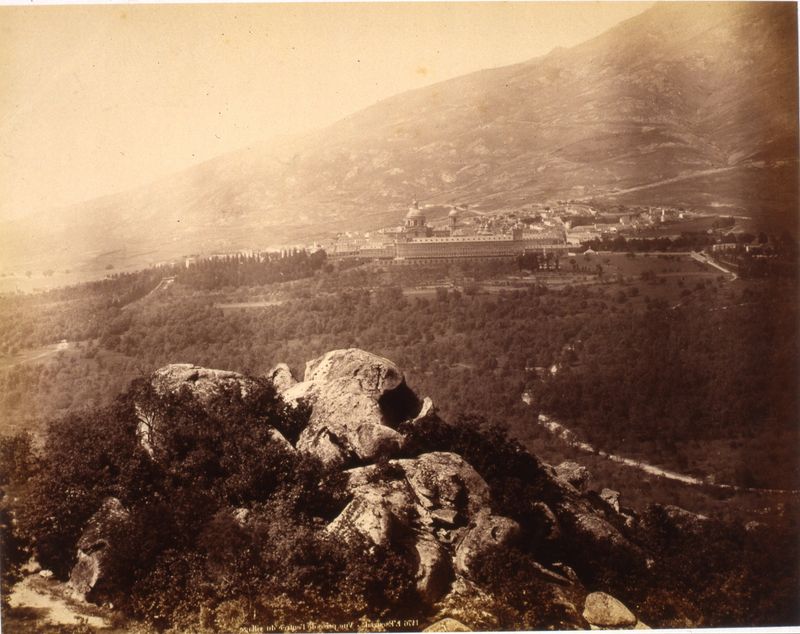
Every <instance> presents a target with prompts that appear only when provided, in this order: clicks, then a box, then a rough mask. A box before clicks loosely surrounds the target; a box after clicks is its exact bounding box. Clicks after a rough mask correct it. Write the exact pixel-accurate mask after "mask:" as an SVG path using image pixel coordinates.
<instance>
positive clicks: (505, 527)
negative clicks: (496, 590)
mask: <svg viewBox="0 0 800 634" xmlns="http://www.w3.org/2000/svg"><path fill="white" fill-rule="evenodd" d="M348 489H349V490H350V492H351V493H352V495H353V498H352V500H351V501H350V503H349V504H348V505H347V506H346V507H345V509H344V510H343V511H342V513H341V514H340V515H339V516H338V517H337V518H336V519H335V520H334V521H333V522H331V523H330V524H329V525H328V530H329V531H330V532H332V533H334V534H337V535H339V536H341V537H343V538H344V539H353V538H356V537H358V538H362V539H365V540H366V541H368V542H371V543H373V544H375V545H379V546H387V545H388V544H390V543H391V542H392V541H393V539H394V538H395V537H396V536H398V535H402V536H403V540H404V541H406V542H407V543H410V549H409V550H410V556H411V557H413V558H414V560H415V561H416V563H417V590H418V592H419V594H420V597H421V598H422V599H423V600H424V601H426V602H427V603H429V604H431V603H433V602H435V601H436V600H438V599H439V598H441V597H442V596H443V595H444V594H445V593H446V592H447V590H448V589H449V585H450V581H451V580H452V579H453V575H454V573H456V572H457V573H459V574H462V575H464V576H469V575H470V573H471V570H470V565H471V564H472V562H473V561H474V560H475V559H476V558H477V557H479V556H480V555H481V554H483V553H485V552H488V550H489V549H491V548H492V547H494V546H497V545H502V544H506V543H508V542H509V541H510V540H512V539H513V538H514V537H516V536H517V535H518V534H519V526H518V525H517V523H516V522H514V521H513V520H511V519H509V518H507V517H501V516H498V515H493V514H492V513H491V510H490V509H491V506H490V505H491V495H490V492H489V487H488V485H487V484H486V482H485V481H484V480H483V478H481V476H480V475H479V474H478V473H477V472H476V471H475V470H474V469H473V468H472V467H471V466H470V465H469V464H468V463H467V462H466V461H465V460H464V459H463V458H461V457H460V456H458V455H456V454H453V453H447V452H433V453H427V454H422V455H421V456H418V457H417V458H411V459H399V460H390V461H388V463H387V464H386V465H385V466H379V465H370V466H366V467H358V468H355V469H351V470H350V471H348Z"/></svg>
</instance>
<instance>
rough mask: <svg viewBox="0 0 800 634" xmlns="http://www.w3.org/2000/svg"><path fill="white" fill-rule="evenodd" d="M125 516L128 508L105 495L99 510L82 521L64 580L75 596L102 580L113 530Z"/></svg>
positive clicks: (80, 594)
mask: <svg viewBox="0 0 800 634" xmlns="http://www.w3.org/2000/svg"><path fill="white" fill-rule="evenodd" d="M129 518H130V514H129V512H128V510H127V509H126V508H125V507H124V506H122V503H121V502H120V501H119V500H118V499H117V498H106V500H105V501H104V502H103V505H102V506H101V507H100V509H99V510H98V511H97V512H96V513H95V514H94V515H93V516H92V517H91V518H90V519H89V521H88V522H87V523H86V526H85V527H84V530H83V533H82V534H81V537H80V539H79V540H78V554H77V561H76V563H75V565H74V566H73V568H72V572H71V573H70V577H69V582H68V585H69V587H70V588H71V589H72V590H73V591H74V592H75V593H76V594H77V595H79V596H81V597H86V596H87V595H88V594H90V593H91V592H92V591H93V590H94V589H95V588H96V587H97V585H98V584H99V583H101V582H102V580H103V576H104V573H105V572H106V570H105V568H106V563H107V561H108V558H109V556H110V551H111V549H112V548H113V532H114V531H115V530H117V529H118V528H120V527H121V526H123V525H124V524H125V523H126V522H127V521H128V520H129Z"/></svg>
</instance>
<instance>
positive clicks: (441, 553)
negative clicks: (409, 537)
mask: <svg viewBox="0 0 800 634" xmlns="http://www.w3.org/2000/svg"><path fill="white" fill-rule="evenodd" d="M414 549H415V551H416V554H417V558H418V561H417V573H416V581H417V593H418V594H419V596H420V597H421V598H422V600H423V601H425V602H426V603H427V604H429V605H430V604H432V603H434V602H435V601H436V600H437V599H439V598H440V597H441V596H442V595H444V593H445V592H447V590H448V588H449V587H450V582H451V581H452V579H453V567H452V564H451V563H450V556H449V555H448V553H447V550H446V548H445V547H444V546H443V545H442V544H441V543H440V542H438V541H437V540H436V538H435V537H434V536H433V535H431V534H430V533H425V532H423V533H421V534H419V536H418V538H417V539H416V541H415V542H414Z"/></svg>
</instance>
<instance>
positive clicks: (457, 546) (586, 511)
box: [70, 348, 708, 631]
mask: <svg viewBox="0 0 800 634" xmlns="http://www.w3.org/2000/svg"><path fill="white" fill-rule="evenodd" d="M267 378H269V380H270V381H271V382H272V384H273V385H274V386H275V388H276V390H277V391H278V393H279V394H280V395H281V396H282V397H283V399H284V400H285V401H286V402H287V403H288V404H289V405H291V406H295V407H297V406H298V405H299V404H300V403H301V402H302V403H303V404H304V405H307V406H308V407H309V409H310V415H309V421H308V424H307V426H306V427H305V429H303V430H302V431H300V434H299V438H298V440H297V443H296V445H295V446H292V444H291V443H289V441H288V440H287V439H286V438H285V437H284V436H283V435H281V434H280V432H278V431H277V430H272V433H271V434H270V435H269V440H268V442H275V443H279V444H280V445H281V446H283V448H284V449H286V450H288V451H300V452H303V453H305V454H309V455H312V456H315V457H316V458H318V459H319V460H321V461H322V462H323V463H325V464H326V465H328V466H331V467H338V468H340V469H342V470H343V471H344V473H345V474H346V476H347V485H346V489H347V494H348V496H349V499H348V500H347V503H346V505H345V506H344V508H343V509H342V510H341V512H340V513H339V514H338V516H337V517H336V518H335V519H333V520H332V521H330V522H329V523H328V524H327V526H325V530H326V531H327V532H328V533H329V534H330V535H332V536H335V537H337V538H338V539H341V540H343V541H346V542H351V543H357V544H359V545H363V546H365V553H366V554H367V555H369V554H375V553H379V552H380V551H381V549H390V550H392V551H394V552H395V553H400V554H401V556H403V557H405V558H407V562H408V563H410V564H411V565H412V567H413V569H414V570H415V583H416V590H417V593H418V595H419V598H420V600H421V603H422V604H424V605H426V606H427V607H428V608H429V613H430V614H432V615H434V619H433V621H435V620H438V622H437V623H435V625H433V626H431V627H433V628H440V630H441V629H442V628H446V627H450V626H452V627H453V628H456V625H457V626H458V627H460V628H471V629H477V630H486V629H497V627H499V626H500V624H501V621H500V620H499V617H498V614H502V613H503V610H507V609H508V607H507V606H505V607H504V605H501V604H498V603H497V602H496V599H495V598H494V597H493V596H492V595H491V594H489V593H488V592H487V591H486V589H485V588H481V587H480V586H479V585H478V584H477V580H478V579H479V578H481V576H480V573H481V569H480V566H479V565H478V562H480V561H481V560H485V559H484V556H485V555H489V554H491V553H492V552H493V551H495V550H496V549H498V548H502V547H509V546H513V545H515V544H518V545H519V546H520V547H521V548H522V550H523V551H524V553H525V556H526V557H528V558H529V559H528V560H526V563H525V565H526V569H527V570H528V571H530V574H531V575H533V576H535V577H536V579H537V580H538V581H539V582H540V583H541V585H540V586H537V587H539V588H541V591H542V595H541V597H542V601H545V602H547V607H546V608H543V611H542V614H545V613H546V614H547V615H548V617H547V618H550V619H551V620H552V623H551V624H552V626H553V627H561V628H562V629H563V628H570V629H571V628H585V627H586V625H587V623H588V624H589V625H591V626H592V627H593V628H607V627H616V628H628V627H640V628H641V627H646V626H645V625H643V624H641V623H640V622H639V621H638V620H637V619H636V617H635V615H633V614H632V613H631V612H630V610H628V609H627V608H626V607H625V606H624V605H623V604H622V603H620V602H619V601H617V600H616V599H614V598H613V597H611V596H609V595H605V594H603V593H598V592H595V593H592V594H590V595H589V596H588V598H586V601H585V604H584V597H585V595H586V590H585V588H584V586H583V584H582V582H581V579H589V580H591V579H597V578H603V577H604V576H606V575H607V573H609V572H612V573H613V571H618V570H626V571H632V572H633V573H635V571H636V570H638V569H639V567H640V566H647V565H648V563H649V562H651V561H652V560H650V559H649V558H648V557H647V555H646V553H644V552H643V550H642V549H641V548H640V546H638V545H637V543H636V542H635V541H633V536H636V535H637V531H640V530H650V529H651V528H654V527H655V526H656V525H657V528H658V529H660V530H663V529H664V527H667V528H671V529H674V530H680V531H695V530H700V529H701V528H702V526H703V525H704V523H705V522H706V521H708V520H707V518H704V517H703V516H698V515H695V514H693V513H689V512H688V511H684V510H683V509H679V508H677V507H653V508H652V509H651V511H650V512H649V513H648V514H647V516H646V517H642V518H639V517H638V516H636V514H635V513H633V512H632V511H629V510H627V509H624V508H622V507H621V506H620V494H619V493H618V492H617V491H613V490H611V489H602V490H601V491H600V493H597V492H596V491H587V490H586V489H587V486H588V483H589V481H590V475H589V472H588V470H587V469H586V468H585V467H583V466H582V465H580V464H578V463H576V462H573V461H565V462H562V463H561V464H559V465H557V466H556V467H551V466H549V465H546V464H544V463H542V462H540V461H538V460H536V459H534V463H533V465H532V466H531V468H530V469H529V470H528V471H527V472H526V475H525V477H526V478H527V480H526V482H525V486H526V487H529V488H527V489H525V490H526V491H529V492H532V493H526V499H524V500H520V513H519V514H517V513H515V512H514V511H511V510H510V511H508V512H509V513H513V514H514V517H519V518H521V519H520V521H521V522H523V524H524V526H520V524H518V523H517V521H515V520H514V519H512V518H510V517H506V516H504V515H501V514H499V513H497V509H493V508H492V504H493V498H492V490H491V489H490V487H489V485H488V484H487V482H486V481H485V480H484V479H483V477H482V476H481V475H480V474H479V473H478V472H477V471H476V470H475V469H474V468H473V467H472V466H471V465H470V464H469V463H468V462H467V461H466V460H465V459H464V458H463V457H461V456H459V455H457V454H456V453H452V452H446V451H428V452H426V453H420V454H419V455H414V452H417V451H421V449H418V447H419V446H424V445H418V442H419V441H418V440H416V436H413V437H414V438H415V440H414V442H413V443H412V442H408V443H407V442H406V438H405V437H404V436H403V434H401V433H400V431H398V428H399V429H403V430H413V431H414V432H421V433H420V434H419V435H420V436H421V437H425V436H426V434H425V433H422V432H424V431H425V430H424V429H423V428H422V427H421V426H424V425H436V423H437V421H439V419H438V416H437V414H436V410H435V407H434V405H433V402H432V401H431V399H429V398H425V399H424V400H421V399H419V398H418V397H417V396H416V395H415V394H414V393H413V392H412V391H411V390H410V389H409V387H408V386H407V385H406V382H405V377H404V375H403V373H402V372H401V370H400V369H399V368H398V367H397V366H396V365H395V364H394V363H392V362H391V361H389V360H388V359H385V358H383V357H379V356H376V355H373V354H370V353H368V352H365V351H363V350H358V349H353V348H351V349H345V350H334V351H332V352H329V353H327V354H325V355H322V356H321V357H319V358H317V359H314V360H313V361H310V362H309V363H308V364H307V365H306V369H305V373H304V376H303V380H302V381H297V380H296V379H295V378H294V377H293V376H292V374H291V371H290V369H289V367H288V366H287V365H286V364H279V365H277V366H275V367H274V368H273V369H272V370H271V371H270V372H269V373H268V374H267ZM151 385H152V388H153V390H154V391H155V393H156V394H157V395H160V396H167V395H169V394H177V393H182V392H188V393H189V394H190V395H192V397H193V398H195V399H196V400H197V402H199V403H200V404H201V405H204V406H209V405H210V404H211V403H212V402H213V400H214V399H215V398H216V397H217V396H219V395H221V394H223V393H224V392H225V391H228V390H236V391H238V393H239V395H241V396H242V397H243V398H244V397H246V396H247V394H248V393H250V391H251V390H252V389H253V388H254V387H257V383H256V382H255V381H254V380H253V379H249V378H247V377H244V376H243V375H240V374H237V373H235V372H226V371H221V370H209V369H206V368H199V367H197V366H192V365H186V364H177V365H170V366H166V367H164V368H161V369H160V370H158V371H157V372H155V373H154V374H153V376H152V377H151ZM146 414H147V413H146V412H144V411H140V419H141V425H140V438H141V441H142V444H143V445H144V446H145V448H146V449H148V451H150V452H151V455H153V454H154V448H155V447H157V439H158V435H157V431H158V425H159V421H157V420H156V419H155V418H150V419H147V418H146ZM401 423H402V426H401ZM417 426H420V427H417ZM434 436H435V434H434ZM409 437H412V433H409ZM293 438H294V436H293ZM526 464H527V463H526ZM504 477H505V476H504ZM512 480H513V478H512ZM495 486H496V485H495ZM495 493H497V491H495ZM501 503H503V504H507V503H508V500H505V499H503V501H502V502H501ZM231 512H232V514H233V515H232V516H233V518H234V519H235V521H236V523H237V524H238V525H239V526H241V527H247V526H249V524H250V522H251V519H250V511H248V509H246V508H239V509H231ZM126 520H127V511H126V510H125V509H124V508H122V506H121V504H120V503H119V501H118V500H115V499H113V498H112V499H109V500H107V501H106V503H104V505H103V507H102V508H101V509H100V510H99V511H98V512H97V513H96V514H95V516H94V517H93V518H92V520H91V521H90V522H89V524H88V525H87V527H86V530H85V531H84V534H83V536H82V537H81V541H80V543H79V553H78V563H77V564H76V566H75V568H74V570H73V574H72V578H71V580H70V584H71V585H72V587H73V588H75V590H76V592H78V593H79V594H82V595H85V594H86V593H88V592H91V591H92V590H93V589H95V588H96V587H97V584H98V583H99V582H101V581H102V579H103V574H104V561H105V557H106V553H107V552H108V550H109V548H111V547H112V544H111V539H110V537H108V535H111V534H112V533H113V530H110V529H109V527H111V526H113V525H116V524H118V523H119V522H124V521H126ZM320 521H322V520H320ZM107 529H109V530H107ZM644 543H646V542H644ZM536 553H539V554H542V555H543V557H542V558H541V560H540V561H541V562H551V563H539V562H537V561H534V560H533V556H534V554H536ZM552 553H558V555H557V556H558V557H559V558H561V559H562V561H560V562H558V563H552V560H553V555H552ZM484 571H485V569H484ZM581 605H584V610H583V615H582V616H581V613H580V609H579V608H578V607H576V606H581ZM584 619H585V620H584ZM433 621H430V622H433ZM432 631H437V630H436V629H434V630H432ZM442 631H443V630H442Z"/></svg>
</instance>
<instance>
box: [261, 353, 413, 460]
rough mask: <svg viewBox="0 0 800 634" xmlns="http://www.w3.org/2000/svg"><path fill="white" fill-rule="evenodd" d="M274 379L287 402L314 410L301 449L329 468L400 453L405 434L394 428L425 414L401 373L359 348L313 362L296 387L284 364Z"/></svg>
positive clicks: (300, 443) (389, 362)
mask: <svg viewBox="0 0 800 634" xmlns="http://www.w3.org/2000/svg"><path fill="white" fill-rule="evenodd" d="M272 376H273V377H274V378H273V382H274V383H275V385H276V386H277V387H278V390H279V392H280V394H281V396H282V397H283V399H284V400H286V401H287V402H288V403H290V404H294V405H296V404H297V403H298V402H300V401H301V400H302V401H304V402H306V403H307V404H308V405H309V406H310V407H311V417H310V419H309V424H308V426H307V427H306V429H304V430H303V432H302V433H301V434H300V438H299V439H298V441H297V448H298V449H299V450H300V451H303V452H306V453H309V454H311V455H314V456H316V457H317V458H319V459H320V460H322V461H323V462H324V463H326V464H339V465H344V466H346V465H348V464H353V463H357V462H374V461H375V460H377V459H378V458H380V457H388V456H391V455H394V454H396V453H397V452H398V450H399V449H400V448H401V447H402V445H403V436H402V435H401V434H400V433H398V432H397V431H396V430H395V429H394V427H395V426H396V425H397V424H399V423H400V422H402V421H404V420H409V419H411V418H413V417H414V416H415V415H417V414H418V413H419V411H420V403H419V399H417V397H416V395H414V393H413V392H412V391H411V390H410V389H409V388H408V387H407V386H406V384H405V378H404V377H403V373H402V372H401V371H400V369H399V368H398V367H397V366H396V365H395V364H394V363H392V362H391V361H389V360H388V359H384V358H383V357H379V356H377V355H374V354H371V353H369V352H365V351H364V350H359V349H357V348H349V349H346V350H333V351H331V352H328V353H326V354H324V355H322V356H321V357H319V358H317V359H314V360H312V361H309V362H308V363H307V364H306V371H305V375H304V377H303V381H302V382H300V383H293V382H292V380H290V378H289V377H290V374H288V368H284V367H283V366H277V367H276V368H275V370H273V372H272Z"/></svg>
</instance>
